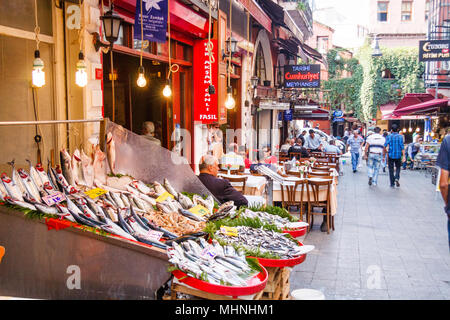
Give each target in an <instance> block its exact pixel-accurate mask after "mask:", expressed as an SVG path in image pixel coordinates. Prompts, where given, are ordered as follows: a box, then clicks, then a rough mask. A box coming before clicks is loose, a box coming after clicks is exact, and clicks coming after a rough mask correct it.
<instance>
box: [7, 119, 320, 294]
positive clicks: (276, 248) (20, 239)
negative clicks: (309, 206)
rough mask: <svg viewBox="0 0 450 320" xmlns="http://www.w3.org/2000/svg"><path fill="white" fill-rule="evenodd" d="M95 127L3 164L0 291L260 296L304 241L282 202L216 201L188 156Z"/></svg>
mask: <svg viewBox="0 0 450 320" xmlns="http://www.w3.org/2000/svg"><path fill="white" fill-rule="evenodd" d="M104 137H105V141H104V144H103V147H101V145H100V143H99V144H98V145H95V146H93V147H92V149H91V150H89V151H90V152H89V151H87V152H85V151H86V150H84V149H82V148H81V147H80V148H75V150H73V152H72V153H69V151H68V150H66V149H62V150H61V151H60V159H59V160H60V161H59V164H58V163H55V164H53V163H52V162H51V161H48V162H47V166H46V167H47V168H46V170H45V169H44V165H43V164H42V163H32V162H31V161H28V160H27V161H28V166H27V167H26V168H18V167H17V165H16V162H15V160H14V159H13V160H12V161H11V162H9V165H10V167H11V173H10V174H7V173H5V172H3V173H2V174H1V181H0V201H1V203H2V205H1V206H0V246H3V247H4V248H5V255H4V257H3V260H0V261H1V263H0V295H4V296H20V297H27V298H40V299H156V298H161V297H162V296H163V294H164V293H165V295H164V296H166V297H167V292H169V293H170V295H171V299H177V295H178V294H179V293H188V294H191V295H194V296H197V297H202V298H207V299H212V298H213V297H215V298H218V299H224V298H230V299H233V298H244V299H258V298H261V297H262V294H263V292H264V289H265V288H266V287H275V288H277V289H276V290H275V291H277V292H278V291H280V288H281V287H283V286H281V285H280V284H279V283H278V282H280V283H281V282H282V281H283V282H286V273H285V272H279V271H274V270H283V268H285V270H287V269H286V268H287V267H292V266H294V265H297V264H300V263H302V262H303V261H304V260H305V258H306V254H307V253H308V252H309V251H311V250H313V246H307V245H303V244H302V243H300V242H298V241H297V240H296V239H295V238H294V237H295V235H298V234H299V233H298V232H299V230H304V229H305V228H306V226H307V224H305V223H303V222H299V221H295V219H293V217H291V216H290V215H289V213H288V212H287V211H286V210H284V209H281V208H275V207H271V208H269V207H263V208H240V209H239V210H238V209H237V208H236V206H234V203H233V202H232V201H230V202H226V203H223V204H219V203H218V202H217V200H216V199H215V198H214V197H213V196H212V195H211V193H210V192H209V191H208V190H207V189H206V188H205V187H204V186H203V184H202V183H201V182H200V180H199V179H198V177H197V176H196V175H195V173H194V172H193V171H192V169H191V167H190V165H189V163H188V162H187V161H186V159H185V158H183V157H180V156H179V155H178V154H176V153H174V152H171V151H169V150H167V149H165V148H162V147H160V146H158V145H156V144H153V143H152V142H150V141H148V140H147V139H145V138H143V137H141V136H139V135H136V134H134V133H133V132H131V131H129V130H127V129H125V128H123V127H121V126H120V125H117V124H115V123H112V122H107V125H106V126H105V128H104ZM103 150H105V152H104V151H103ZM293 236H294V237H293ZM278 273H280V275H279V276H278ZM281 273H283V275H281ZM287 278H289V276H287ZM169 282H171V287H170V289H171V290H167V289H163V287H164V288H167V284H168V283H169ZM283 288H286V286H284V287H283ZM287 288H288V287H287ZM271 290H272V289H271ZM170 291H171V292H170ZM272 291H273V290H272ZM283 291H286V289H283ZM278 293H279V292H278ZM278 293H277V294H278ZM278 296H280V295H279V294H278V295H274V294H272V295H269V298H273V299H278ZM284 297H287V295H286V294H285V293H284Z"/></svg>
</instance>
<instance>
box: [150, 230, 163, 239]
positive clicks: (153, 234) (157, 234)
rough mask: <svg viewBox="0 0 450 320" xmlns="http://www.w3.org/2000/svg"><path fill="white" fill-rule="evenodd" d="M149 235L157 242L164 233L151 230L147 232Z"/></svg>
mask: <svg viewBox="0 0 450 320" xmlns="http://www.w3.org/2000/svg"><path fill="white" fill-rule="evenodd" d="M147 235H148V236H149V237H150V238H151V239H152V240H155V241H159V239H161V237H162V236H163V233H162V232H160V231H156V230H150V231H148V232H147Z"/></svg>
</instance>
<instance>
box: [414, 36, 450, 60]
mask: <svg viewBox="0 0 450 320" xmlns="http://www.w3.org/2000/svg"><path fill="white" fill-rule="evenodd" d="M449 60H450V40H424V41H419V61H449Z"/></svg>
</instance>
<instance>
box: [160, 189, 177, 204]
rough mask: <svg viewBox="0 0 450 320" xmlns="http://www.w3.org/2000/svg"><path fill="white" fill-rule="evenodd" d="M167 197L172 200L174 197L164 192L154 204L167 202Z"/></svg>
mask: <svg viewBox="0 0 450 320" xmlns="http://www.w3.org/2000/svg"><path fill="white" fill-rule="evenodd" d="M168 197H171V198H172V199H174V196H173V195H171V194H170V193H168V192H167V191H166V192H164V193H163V194H162V195H160V196H159V197H158V198H156V202H164V201H166V200H167V198H168Z"/></svg>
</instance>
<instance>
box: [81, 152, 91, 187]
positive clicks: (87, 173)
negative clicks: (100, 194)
mask: <svg viewBox="0 0 450 320" xmlns="http://www.w3.org/2000/svg"><path fill="white" fill-rule="evenodd" d="M81 170H82V172H83V177H84V181H85V182H86V185H87V186H88V187H90V188H91V187H92V186H93V185H94V166H93V165H92V160H91V158H90V157H88V156H87V155H86V154H85V153H84V151H83V150H81Z"/></svg>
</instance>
